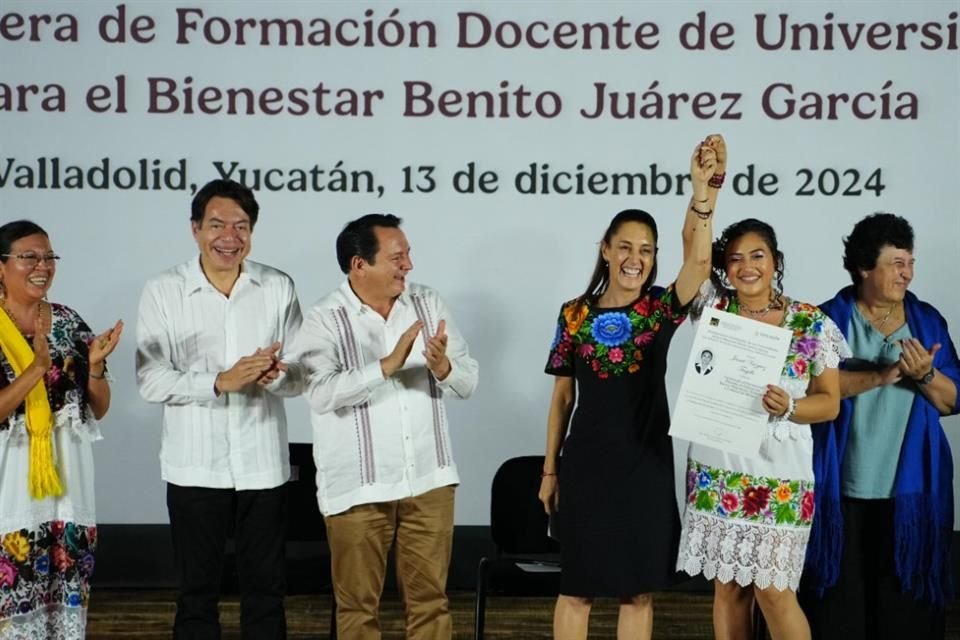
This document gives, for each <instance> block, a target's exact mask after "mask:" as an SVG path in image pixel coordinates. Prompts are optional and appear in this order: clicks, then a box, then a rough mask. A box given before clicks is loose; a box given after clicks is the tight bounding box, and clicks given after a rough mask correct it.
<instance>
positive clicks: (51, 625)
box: [0, 605, 87, 640]
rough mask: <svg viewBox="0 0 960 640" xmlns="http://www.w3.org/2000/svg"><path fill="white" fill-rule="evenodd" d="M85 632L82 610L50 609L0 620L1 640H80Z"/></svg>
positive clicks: (74, 608)
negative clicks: (42, 639) (38, 639)
mask: <svg viewBox="0 0 960 640" xmlns="http://www.w3.org/2000/svg"><path fill="white" fill-rule="evenodd" d="M86 628H87V610H86V608H85V607H65V606H63V605H51V606H49V607H45V608H42V609H36V610H35V611H31V612H30V613H27V614H24V615H18V616H13V617H12V618H6V619H3V620H0V640H36V639H37V638H46V639H47V640H83V637H84V634H85V633H86Z"/></svg>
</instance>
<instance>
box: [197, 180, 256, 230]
mask: <svg viewBox="0 0 960 640" xmlns="http://www.w3.org/2000/svg"><path fill="white" fill-rule="evenodd" d="M213 198H230V199H231V200H233V201H234V202H236V203H237V204H238V205H240V208H241V209H243V212H244V213H246V214H247V216H249V217H250V229H251V230H252V229H253V227H254V225H256V224H257V216H258V215H259V213H260V205H259V204H257V199H256V198H255V197H254V195H253V191H252V190H251V189H250V188H249V187H246V186H244V185H242V184H240V183H239V182H236V181H235V180H211V181H210V182H208V183H207V184H205V185H203V187H202V188H201V189H200V191H197V195H195V196H194V197H193V203H192V204H191V205H190V220H191V221H192V222H195V223H197V225H200V224H201V223H202V222H203V214H204V213H205V212H206V210H207V205H208V204H209V203H210V200H211V199H213Z"/></svg>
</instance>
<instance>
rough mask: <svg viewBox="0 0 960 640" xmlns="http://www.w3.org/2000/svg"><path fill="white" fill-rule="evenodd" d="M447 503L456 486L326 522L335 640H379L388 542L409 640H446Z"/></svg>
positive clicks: (449, 541)
mask: <svg viewBox="0 0 960 640" xmlns="http://www.w3.org/2000/svg"><path fill="white" fill-rule="evenodd" d="M453 496H454V487H440V488H439V489H434V490H432V491H428V492H427V493H424V494H423V495H419V496H416V497H413V498H404V499H403V500H397V501H395V502H378V503H374V504H363V505H358V506H356V507H353V508H352V509H350V510H348V511H346V512H344V513H340V514H337V515H333V516H328V517H327V518H326V525H327V538H328V540H329V544H330V554H331V556H332V557H331V569H332V573H333V585H334V586H333V588H334V593H335V594H336V598H337V635H338V636H339V637H340V638H341V640H380V620H379V615H378V614H379V610H380V594H381V593H383V581H384V577H385V575H386V571H387V554H388V552H389V551H390V547H391V545H393V544H394V540H396V551H395V553H396V560H397V581H398V583H399V587H400V595H401V598H402V599H403V603H404V608H405V610H406V627H407V638H408V640H444V639H446V640H450V638H452V636H453V623H452V621H451V620H450V610H449V606H448V602H447V594H446V586H447V570H448V569H449V567H450V548H451V546H452V544H453Z"/></svg>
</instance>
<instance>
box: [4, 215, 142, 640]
mask: <svg viewBox="0 0 960 640" xmlns="http://www.w3.org/2000/svg"><path fill="white" fill-rule="evenodd" d="M59 259H60V257H59V256H58V255H57V254H56V253H54V252H53V248H52V247H51V246H50V239H49V237H48V236H47V233H46V232H45V231H44V230H43V229H42V228H41V227H39V226H38V225H36V224H34V223H33V222H29V221H27V220H18V221H15V222H10V223H7V224H5V225H3V226H0V347H2V351H0V640H6V639H8V638H67V639H73V638H78V639H79V638H83V637H84V634H85V629H86V611H87V602H88V600H89V595H90V577H91V575H92V573H93V554H94V550H95V549H96V545H97V527H96V522H95V517H94V499H93V450H92V447H91V444H92V442H93V441H95V440H98V439H99V438H100V432H99V429H98V428H97V423H96V421H97V420H98V419H100V418H102V417H103V416H104V414H106V412H107V409H108V408H109V406H110V386H109V383H108V380H107V371H106V363H107V361H106V358H107V356H108V355H109V354H110V353H111V352H112V351H113V350H114V348H115V347H116V346H117V342H118V341H119V339H120V333H121V332H122V330H123V323H122V322H117V324H116V325H114V326H113V327H112V328H111V329H110V330H108V331H106V332H104V333H102V334H100V335H97V336H95V335H94V334H93V332H92V331H90V328H89V327H88V326H87V325H86V323H84V321H83V320H82V319H81V318H80V316H79V315H77V313H76V312H75V311H74V310H73V309H70V308H68V307H66V306H63V305H60V304H56V303H51V302H47V300H46V296H47V291H48V290H49V289H50V285H51V284H53V277H54V275H55V274H56V265H57V261H58V260H59Z"/></svg>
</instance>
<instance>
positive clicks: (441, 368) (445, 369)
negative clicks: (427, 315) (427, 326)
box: [423, 320, 450, 380]
mask: <svg viewBox="0 0 960 640" xmlns="http://www.w3.org/2000/svg"><path fill="white" fill-rule="evenodd" d="M423 357H424V358H426V359H427V368H428V369H430V372H431V373H433V375H434V377H435V378H436V379H437V380H443V379H444V378H446V377H447V376H448V375H450V359H449V358H447V321H446V320H441V321H440V323H439V324H438V325H437V333H436V335H433V336H431V337H430V338H429V339H427V345H426V349H424V351H423Z"/></svg>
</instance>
